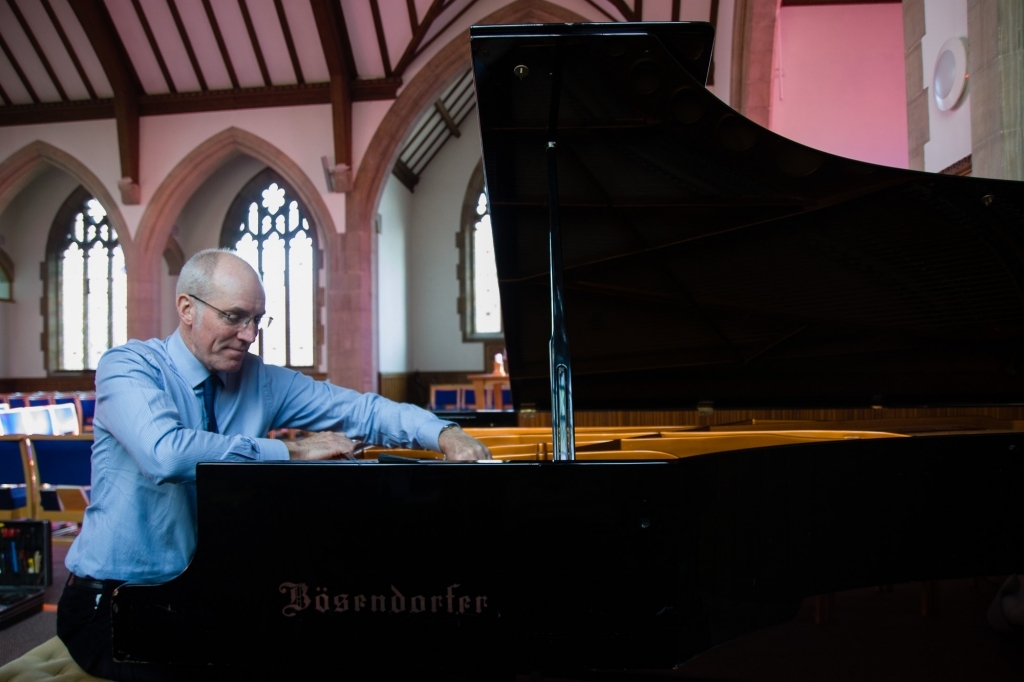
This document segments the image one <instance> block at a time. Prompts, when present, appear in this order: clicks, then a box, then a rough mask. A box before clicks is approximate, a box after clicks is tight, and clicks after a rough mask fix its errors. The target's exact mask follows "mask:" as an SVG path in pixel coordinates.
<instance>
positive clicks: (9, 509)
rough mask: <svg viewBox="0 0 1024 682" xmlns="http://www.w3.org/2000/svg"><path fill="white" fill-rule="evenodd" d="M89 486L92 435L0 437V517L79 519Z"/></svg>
mask: <svg viewBox="0 0 1024 682" xmlns="http://www.w3.org/2000/svg"><path fill="white" fill-rule="evenodd" d="M91 485H92V436H91V435H84V436H32V437H31V438H30V437H27V436H0V519H17V518H33V519H49V520H50V521H74V522H77V523H81V521H82V516H83V515H84V513H85V508H86V507H87V506H89V501H90V497H89V496H90V493H91Z"/></svg>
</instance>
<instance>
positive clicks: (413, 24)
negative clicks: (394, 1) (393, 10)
mask: <svg viewBox="0 0 1024 682" xmlns="http://www.w3.org/2000/svg"><path fill="white" fill-rule="evenodd" d="M405 7H406V9H408V10H409V28H410V29H412V32H413V33H416V29H417V28H419V27H420V20H419V18H418V17H417V16H416V0H405Z"/></svg>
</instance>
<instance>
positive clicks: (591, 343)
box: [113, 23, 1024, 675]
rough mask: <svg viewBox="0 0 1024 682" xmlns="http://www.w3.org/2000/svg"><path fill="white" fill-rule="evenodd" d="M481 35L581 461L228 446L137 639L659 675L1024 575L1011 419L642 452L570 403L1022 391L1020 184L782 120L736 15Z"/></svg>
mask: <svg viewBox="0 0 1024 682" xmlns="http://www.w3.org/2000/svg"><path fill="white" fill-rule="evenodd" d="M471 35H472V38H471V43H472V54H473V65H474V69H475V74H476V87H477V99H478V106H479V112H480V128H481V130H480V134H481V137H482V140H483V149H484V167H485V174H486V180H487V188H488V195H489V199H490V207H491V214H492V223H493V227H494V234H495V249H496V253H497V261H498V273H499V279H500V287H501V297H502V311H503V316H504V325H505V330H506V332H505V333H506V341H507V344H508V358H509V361H508V367H509V371H510V374H511V384H512V392H513V396H514V400H515V403H516V407H517V409H520V410H538V411H541V412H544V411H547V410H552V407H554V409H553V410H552V412H553V415H554V416H553V423H554V426H553V432H552V433H551V435H550V438H549V439H548V440H549V441H550V444H551V446H552V450H553V457H552V460H553V461H522V459H520V461H506V462H503V463H465V464H452V463H443V462H436V461H430V460H427V459H405V460H403V459H395V460H393V461H392V462H387V461H385V460H387V459H388V458H387V457H380V461H369V460H364V461H357V462H350V463H343V462H328V463H283V464H201V465H199V467H198V469H197V480H198V507H199V516H198V523H199V535H198V538H199V540H198V548H197V550H196V552H195V556H194V558H193V560H192V562H191V564H190V565H189V567H188V568H187V569H186V570H185V572H184V573H183V574H182V575H180V576H179V577H177V578H175V579H174V580H172V581H170V582H168V583H165V584H161V585H130V584H129V585H124V586H122V587H121V588H119V589H118V590H117V592H116V593H115V595H114V599H113V609H114V613H113V628H114V629H113V635H114V651H115V657H117V658H119V659H121V660H125V661H137V662H153V663H175V664H183V665H215V666H223V667H225V668H231V667H237V666H240V665H245V666H255V667H257V668H260V669H264V668H267V667H271V666H280V665H286V666H297V667H301V666H304V665H319V666H326V667H329V668H330V669H332V670H336V671H338V672H339V673H342V672H345V673H367V672H371V671H372V672H375V673H379V672H381V671H383V672H385V673H425V672H427V673H439V672H448V673H465V674H473V675H476V674H483V673H495V674H499V675H501V674H508V673H515V672H527V671H545V672H560V673H566V674H568V673H572V672H574V671H575V672H580V671H610V670H637V669H646V670H651V669H665V668H671V667H673V666H675V665H677V664H679V663H681V662H684V661H686V660H688V659H690V658H691V657H693V656H695V655H697V654H699V653H701V652H704V651H707V650H708V649H710V648H711V647H714V646H716V645H718V644H720V643H723V642H726V641H729V640H730V639H733V638H736V637H739V636H741V635H743V634H745V633H748V632H751V631H754V630H756V629H759V628H763V627H767V626H770V625H773V624H776V623H780V622H783V621H785V620H786V619H789V618H792V617H793V616H794V614H795V613H796V612H797V610H798V608H799V606H800V604H801V601H802V600H803V599H804V598H806V597H809V596H814V595H821V594H826V593H830V592H835V591H838V590H845V589H851V588H857V587H866V586H874V585H886V584H894V583H903V582H909V581H920V580H935V579H944V578H956V577H969V576H982V575H1005V574H1011V573H1017V572H1024V524H1021V523H1020V494H1019V482H1020V481H1021V480H1024V458H1022V456H1021V455H1022V450H1024V431H1021V430H1014V428H1013V426H1014V424H1013V423H1012V422H1009V421H1007V422H1001V423H997V422H993V423H995V424H996V426H1001V427H1002V428H996V429H988V430H981V429H978V430H972V431H965V430H962V429H961V430H957V429H954V428H953V427H950V429H951V430H949V431H942V430H938V431H936V430H935V429H932V430H931V431H929V432H924V433H921V432H916V433H913V435H909V436H908V433H912V432H914V429H911V428H907V429H901V428H900V427H899V425H898V424H896V425H893V424H889V425H888V426H889V428H887V429H885V432H884V433H877V431H878V429H877V428H869V427H870V425H868V427H865V428H864V429H862V431H863V432H862V433H861V431H858V430H857V429H856V428H851V427H850V425H849V424H847V425H846V426H844V429H845V430H844V431H843V435H842V436H841V437H835V438H823V439H811V441H813V442H804V443H801V442H797V441H794V442H789V443H785V442H783V443H782V444H775V445H771V446H761V447H758V446H757V441H756V439H755V442H753V443H752V442H751V441H750V440H749V439H748V440H742V441H738V442H739V443H740V446H739V449H732V450H729V449H722V448H710V450H709V451H707V452H705V453H704V454H695V455H693V456H680V457H666V458H660V459H646V460H645V459H644V458H640V459H636V458H629V457H627V456H626V453H625V452H623V456H622V457H621V458H616V457H615V456H614V451H613V452H612V454H611V455H609V454H608V452H604V453H603V454H602V456H601V457H596V458H592V457H587V456H586V455H587V454H588V453H590V452H591V451H592V450H594V448H593V447H589V446H586V445H581V446H580V447H579V448H578V450H579V452H577V447H576V441H577V440H580V441H581V440H582V439H581V437H580V435H579V432H577V431H576V430H574V429H573V415H574V413H575V412H574V411H575V410H645V409H659V410H664V409H679V410H697V409H698V408H700V409H702V410H705V411H711V410H728V409H755V408H756V409H792V410H800V409H804V410H807V409H812V410H813V409H840V408H864V409H868V410H869V409H871V408H873V407H883V408H893V407H896V408H933V409H934V408H975V407H992V408H998V407H1006V406H1010V407H1013V406H1019V405H1020V404H1021V403H1022V402H1024V345H1022V341H1024V267H1022V265H1024V186H1022V184H1021V183H1014V182H1006V181H997V180H987V179H980V178H960V177H949V176H942V175H934V174H925V173H918V172H913V171H906V170H899V169H893V168H886V167H880V166H874V165H871V164H868V163H863V162H859V161H854V160H850V159H845V158H840V157H837V156H832V155H829V154H826V153H824V152H821V151H818V150H815V149H811V148H808V147H805V146H802V145H800V144H798V143H796V142H793V141H790V140H787V139H784V138H782V137H780V136H778V135H775V134H773V133H771V132H770V131H767V130H765V129H763V128H761V127H759V126H758V125H756V124H754V123H753V122H751V121H749V120H747V119H746V118H744V117H743V116H742V115H740V114H739V113H737V112H735V111H733V110H732V109H730V108H729V107H728V106H726V105H725V104H723V103H722V102H721V101H719V100H718V99H717V98H716V97H714V95H712V94H711V93H710V92H708V91H707V90H706V89H705V87H704V83H705V80H706V77H707V72H708V66H709V61H710V56H711V49H712V45H713V38H714V35H713V29H712V27H711V26H710V25H708V24H704V23H674V24H616V25H607V24H601V25H544V26H489V27H475V28H474V29H473V30H472V33H471ZM570 343H571V350H570V345H569V344H570ZM876 426H877V425H876ZM757 428H758V427H757V426H756V425H748V427H747V430H748V431H753V432H756V431H757ZM918 431H920V429H918ZM704 435H705V436H707V437H708V438H711V437H713V436H714V433H713V432H707V433H706V434H704ZM657 438H666V434H661V433H658V434H654V436H653V437H652V438H651V439H649V440H651V441H652V442H654V441H656V440H657ZM666 442H667V441H666ZM764 442H765V443H769V442H781V441H771V440H770V439H769V440H766V441H764ZM619 445H620V447H621V443H620V444H619ZM656 445H657V443H654V445H651V446H648V447H649V448H650V449H657V448H656ZM496 449H497V448H496ZM508 459H515V458H514V457H509V458H508ZM241 529H245V530H241Z"/></svg>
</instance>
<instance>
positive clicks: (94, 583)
mask: <svg viewBox="0 0 1024 682" xmlns="http://www.w3.org/2000/svg"><path fill="white" fill-rule="evenodd" d="M108 582H109V581H108ZM113 582H121V581H119V580H118V581H113ZM103 583H104V581H102V580H93V579H92V578H83V577H81V576H78V575H75V574H74V573H72V574H70V575H69V576H68V585H77V586H79V587H84V588H85V589H87V590H94V591H96V592H102V591H103V588H104V584H103Z"/></svg>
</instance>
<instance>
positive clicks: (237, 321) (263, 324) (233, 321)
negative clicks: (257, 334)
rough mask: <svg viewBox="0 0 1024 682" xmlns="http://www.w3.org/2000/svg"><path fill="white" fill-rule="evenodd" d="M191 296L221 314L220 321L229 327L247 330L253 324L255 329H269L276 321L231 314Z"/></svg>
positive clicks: (269, 318)
mask: <svg viewBox="0 0 1024 682" xmlns="http://www.w3.org/2000/svg"><path fill="white" fill-rule="evenodd" d="M189 296H190V297H191V298H194V299H195V300H197V301H199V302H200V303H202V304H203V305H205V306H207V307H208V308H213V309H214V310H216V311H217V313H219V314H220V319H221V320H223V321H224V324H226V325H228V326H229V327H235V328H237V329H245V328H246V327H248V326H249V323H250V322H252V323H253V325H254V326H255V328H256V329H258V330H260V329H266V328H267V327H269V326H270V323H271V322H273V321H274V318H272V317H263V316H262V315H256V316H254V317H245V316H243V315H239V314H238V313H229V312H226V311H224V310H221V309H220V308H218V307H217V306H215V305H210V304H209V303H207V302H206V301H204V300H203V299H201V298H199V297H198V296H196V295H195V294H189Z"/></svg>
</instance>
